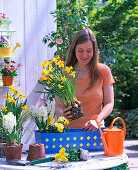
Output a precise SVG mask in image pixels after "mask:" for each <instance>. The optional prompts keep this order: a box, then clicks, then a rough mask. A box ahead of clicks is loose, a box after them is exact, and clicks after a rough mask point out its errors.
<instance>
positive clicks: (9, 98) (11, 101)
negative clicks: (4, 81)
mask: <svg viewBox="0 0 138 170" xmlns="http://www.w3.org/2000/svg"><path fill="white" fill-rule="evenodd" d="M8 100H9V103H16V100H14V98H13V97H12V96H10V97H8Z"/></svg>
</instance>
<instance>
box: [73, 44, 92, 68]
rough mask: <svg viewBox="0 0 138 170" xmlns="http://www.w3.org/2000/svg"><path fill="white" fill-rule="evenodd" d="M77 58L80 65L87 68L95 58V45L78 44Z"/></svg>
mask: <svg viewBox="0 0 138 170" xmlns="http://www.w3.org/2000/svg"><path fill="white" fill-rule="evenodd" d="M75 52H76V58H77V60H78V63H79V65H82V66H86V65H87V64H88V63H89V62H90V60H91V59H92V56H93V44H92V42H91V41H87V42H84V43H82V44H78V45H77V46H76V50H75Z"/></svg>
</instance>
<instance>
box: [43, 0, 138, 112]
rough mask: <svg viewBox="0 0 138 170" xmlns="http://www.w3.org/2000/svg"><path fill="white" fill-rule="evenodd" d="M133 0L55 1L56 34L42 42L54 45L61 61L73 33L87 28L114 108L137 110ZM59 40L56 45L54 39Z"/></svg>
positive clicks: (134, 9) (136, 31) (135, 33)
mask: <svg viewBox="0 0 138 170" xmlns="http://www.w3.org/2000/svg"><path fill="white" fill-rule="evenodd" d="M137 9H138V8H137V6H136V0H107V1H106V2H105V3H101V2H100V1H97V0H92V1H90V0H57V10H55V11H53V12H52V15H53V17H55V21H56V22H57V32H54V33H51V34H50V35H46V36H45V37H44V39H43V42H44V43H48V44H49V47H53V46H54V45H56V46H57V52H56V53H55V55H60V57H63V58H64V59H65V57H66V53H67V50H68V47H69V44H70V42H71V40H72V38H73V36H74V35H75V33H76V32H77V31H79V30H81V29H82V28H87V27H89V28H91V29H92V30H93V32H94V34H95V35H96V39H97V43H98V48H99V56H100V61H101V62H103V63H105V64H107V65H108V66H109V67H110V68H111V69H112V73H113V76H114V79H115V82H116V84H115V85H114V87H115V108H118V109H132V108H137V107H138V101H137V100H138V99H137V95H138V94H137V93H138V92H137V91H138V90H137V89H138V88H137V84H136V82H137V64H136V63H137V53H136V52H137V50H136V49H137V44H136V42H137V34H138V30H137V25H136V24H137V20H136V19H137V14H138V10H137ZM57 38H59V39H62V40H63V43H62V44H57V43H56V39H57Z"/></svg>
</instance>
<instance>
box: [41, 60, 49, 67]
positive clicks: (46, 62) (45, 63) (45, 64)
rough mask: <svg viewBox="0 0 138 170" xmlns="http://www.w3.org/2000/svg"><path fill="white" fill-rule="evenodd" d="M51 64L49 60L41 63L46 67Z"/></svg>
mask: <svg viewBox="0 0 138 170" xmlns="http://www.w3.org/2000/svg"><path fill="white" fill-rule="evenodd" d="M48 64H49V62H48V61H47V60H45V61H44V63H41V66H42V67H43V68H44V67H47V66H48Z"/></svg>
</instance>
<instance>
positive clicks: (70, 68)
mask: <svg viewBox="0 0 138 170" xmlns="http://www.w3.org/2000/svg"><path fill="white" fill-rule="evenodd" d="M72 69H73V67H72V66H70V67H66V68H65V71H66V72H67V73H69V72H70V71H71V70H72Z"/></svg>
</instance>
